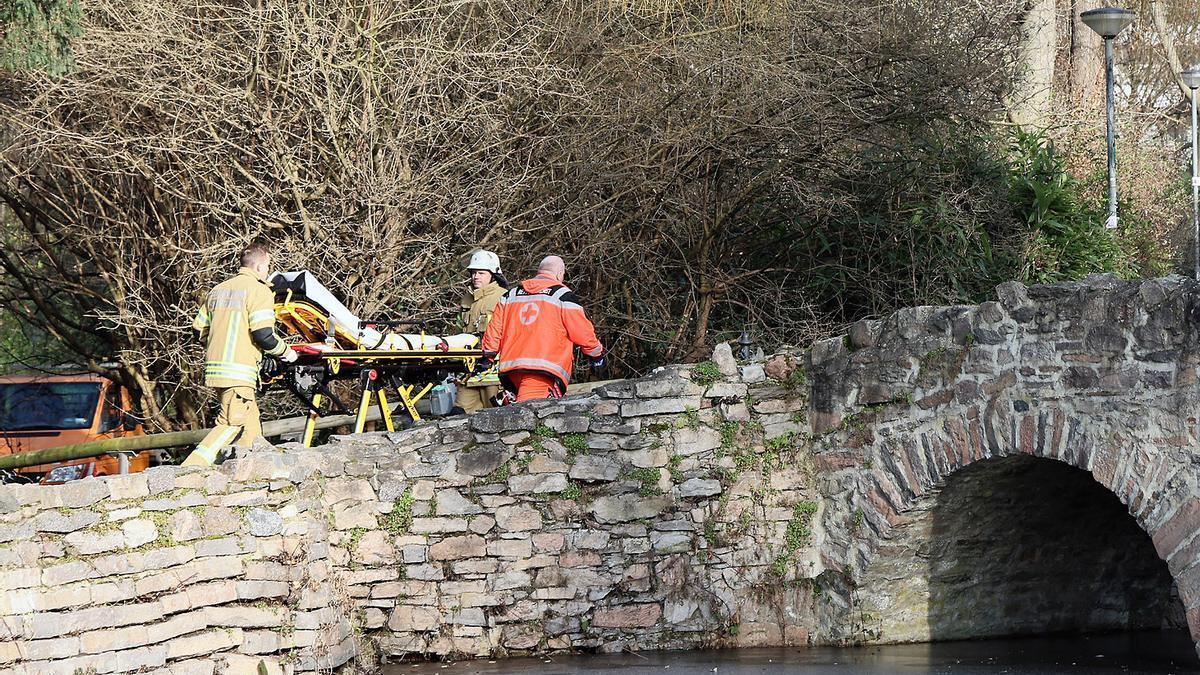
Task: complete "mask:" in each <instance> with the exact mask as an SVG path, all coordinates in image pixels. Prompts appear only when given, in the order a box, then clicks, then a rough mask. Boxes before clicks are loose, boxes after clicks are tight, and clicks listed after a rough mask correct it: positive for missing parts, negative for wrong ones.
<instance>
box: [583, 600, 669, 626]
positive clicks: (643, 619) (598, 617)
mask: <svg viewBox="0 0 1200 675" xmlns="http://www.w3.org/2000/svg"><path fill="white" fill-rule="evenodd" d="M660 618H662V607H661V606H660V605H658V604H657V603H650V604H642V605H626V606H623V607H611V608H604V609H597V610H596V613H595V615H594V616H593V619H592V625H593V626H596V627H599V628H648V627H650V626H653V625H654V624H656V623H658V620H659V619H660Z"/></svg>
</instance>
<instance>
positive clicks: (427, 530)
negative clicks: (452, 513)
mask: <svg viewBox="0 0 1200 675" xmlns="http://www.w3.org/2000/svg"><path fill="white" fill-rule="evenodd" d="M467 525H468V523H467V520H466V519H465V518H413V522H412V527H411V528H409V529H410V530H411V531H412V532H413V533H414V534H442V533H446V532H466V531H467Z"/></svg>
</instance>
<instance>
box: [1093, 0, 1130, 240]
mask: <svg viewBox="0 0 1200 675" xmlns="http://www.w3.org/2000/svg"><path fill="white" fill-rule="evenodd" d="M1134 16H1135V14H1134V13H1133V12H1131V11H1129V10H1127V9H1122V8H1120V7H1100V8H1098V9H1089V10H1088V11H1086V12H1083V13H1082V14H1080V15H1079V18H1080V20H1082V21H1083V23H1085V24H1087V27H1088V28H1091V29H1092V30H1094V31H1096V32H1097V33H1098V34H1099V35H1100V37H1102V38H1104V99H1105V107H1106V108H1107V109H1108V220H1106V221H1105V222H1104V226H1105V227H1107V228H1115V227H1116V226H1117V140H1116V125H1117V113H1116V102H1115V100H1114V94H1113V39H1114V38H1116V37H1117V35H1118V34H1119V33H1120V32H1121V31H1123V30H1125V28H1126V27H1127V26H1128V25H1129V24H1131V23H1133V18H1134Z"/></svg>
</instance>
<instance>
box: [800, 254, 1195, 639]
mask: <svg viewBox="0 0 1200 675" xmlns="http://www.w3.org/2000/svg"><path fill="white" fill-rule="evenodd" d="M997 296H998V301H992V302H985V303H983V304H981V305H979V306H960V307H914V308H910V309H904V310H901V311H899V312H896V313H895V314H893V315H892V316H889V317H886V318H884V319H883V320H880V321H862V322H859V323H857V324H855V325H854V326H852V328H851V329H850V331H849V332H848V334H847V335H846V336H845V337H844V338H839V339H832V340H825V341H821V342H818V343H816V344H814V345H813V347H812V349H811V350H810V351H809V353H808V361H807V373H808V378H809V381H810V394H811V412H810V416H811V420H812V431H813V434H814V441H813V456H814V461H815V462H816V465H817V475H818V476H819V479H818V483H819V490H820V492H821V493H822V494H823V495H824V499H825V500H824V501H823V505H824V509H823V511H822V516H823V521H822V531H823V533H824V540H823V546H822V551H821V553H822V557H821V561H822V565H824V566H825V567H826V568H828V569H829V570H830V572H831V573H834V574H836V575H837V576H839V577H840V578H843V579H844V580H845V581H846V582H847V585H848V586H849V587H850V588H853V589H855V590H854V597H855V610H854V611H853V612H846V613H845V614H844V616H843V618H841V619H837V618H830V619H829V620H828V621H826V622H824V623H823V625H826V626H830V627H832V628H834V629H835V630H836V631H840V632H841V634H842V635H843V636H844V637H846V638H847V639H853V640H866V641H883V642H889V641H897V640H901V641H925V640H930V639H937V638H939V637H945V636H952V637H970V636H974V637H978V636H981V635H997V634H1005V633H1020V632H1022V631H1028V630H1030V628H1029V627H1030V626H1037V625H1050V626H1053V627H1054V629H1056V630H1068V629H1071V630H1083V629H1086V628H1093V629H1094V628H1096V627H1098V626H1101V627H1104V628H1108V629H1114V630H1116V629H1126V628H1131V627H1137V626H1139V625H1144V623H1145V621H1144V617H1141V616H1139V611H1138V610H1139V609H1145V608H1146V606H1147V605H1155V604H1161V603H1160V600H1159V599H1158V597H1159V594H1162V595H1168V596H1175V595H1177V596H1178V600H1179V601H1181V602H1182V606H1183V608H1184V609H1185V610H1186V612H1187V622H1188V624H1189V626H1190V628H1191V632H1192V637H1193V639H1195V640H1198V641H1200V536H1198V535H1200V465H1198V464H1197V462H1196V456H1197V455H1196V449H1197V447H1198V446H1200V384H1198V369H1200V286H1198V285H1197V283H1196V282H1195V281H1193V280H1190V279H1185V278H1182V277H1168V278H1164V279H1153V280H1146V281H1138V282H1133V281H1122V280H1119V279H1116V278H1115V277H1112V276H1106V275H1098V276H1094V277H1091V278H1089V279H1087V280H1085V281H1084V282H1081V283H1062V284H1047V285H1038V286H1030V287H1025V286H1022V285H1021V284H1019V283H1016V282H1009V283H1005V284H1001V285H1000V286H999V287H998V288H997ZM1021 456H1024V457H1025V458H1029V457H1033V458H1040V460H1041V462H1043V463H1044V462H1045V461H1047V460H1053V461H1055V462H1061V463H1063V464H1066V465H1068V466H1071V467H1074V468H1075V469H1078V470H1081V471H1082V472H1086V473H1084V474H1083V481H1084V482H1085V483H1088V484H1092V485H1094V487H1096V488H1097V489H1098V490H1101V491H1107V492H1108V493H1110V494H1111V495H1113V496H1115V498H1116V499H1117V500H1118V501H1119V504H1118V505H1117V506H1118V508H1117V509H1116V513H1118V514H1120V516H1121V518H1128V520H1127V522H1117V521H1116V520H1114V521H1113V522H1112V523H1109V524H1106V523H1104V522H1095V521H1092V520H1088V519H1085V518H1084V517H1083V515H1079V516H1078V518H1079V519H1078V520H1076V521H1073V522H1071V523H1069V524H1068V526H1069V527H1070V528H1071V530H1072V536H1079V535H1080V534H1081V533H1085V532H1100V533H1102V534H1101V535H1100V536H1101V537H1102V538H1103V540H1102V541H1098V542H1093V543H1092V547H1093V548H1092V549H1091V551H1090V553H1089V556H1090V557H1091V558H1092V559H1091V560H1088V561H1085V562H1083V563H1080V564H1081V565H1088V564H1092V563H1094V562H1095V560H1096V559H1097V558H1100V559H1102V558H1103V557H1104V556H1109V557H1113V559H1114V560H1116V559H1117V558H1119V557H1120V556H1121V555H1123V554H1126V553H1132V552H1133V551H1132V544H1126V545H1123V546H1124V547H1125V548H1126V549H1127V550H1124V551H1119V550H1118V551H1114V550H1112V548H1111V547H1112V546H1114V545H1115V544H1114V542H1115V541H1118V540H1120V541H1124V542H1133V541H1134V540H1135V539H1139V537H1137V536H1134V535H1136V534H1137V531H1136V530H1137V529H1140V531H1141V532H1142V533H1144V535H1142V536H1140V541H1141V542H1142V543H1141V544H1139V545H1138V555H1142V553H1143V552H1144V554H1145V556H1147V557H1148V560H1147V559H1139V560H1132V559H1121V560H1120V562H1119V564H1118V563H1114V564H1112V565H1110V566H1109V567H1108V568H1107V569H1106V570H1105V571H1104V573H1105V574H1110V573H1112V574H1117V573H1118V572H1120V574H1117V576H1119V577H1120V578H1119V579H1116V580H1114V581H1112V583H1106V584H1100V586H1101V587H1102V588H1100V589H1099V590H1097V592H1096V593H1094V594H1093V595H1091V596H1088V597H1084V595H1080V594H1077V595H1078V596H1079V597H1077V598H1076V600H1079V603H1078V605H1079V606H1081V607H1082V606H1088V607H1090V608H1091V609H1088V610H1087V611H1083V610H1080V611H1078V612H1073V613H1072V612H1063V611H1062V609H1061V608H1057V609H1055V610H1054V611H1055V614H1054V616H1056V617H1058V618H1057V619H1056V620H1055V621H1051V620H1050V619H1051V618H1052V617H1051V616H1047V615H1041V616H1038V617H1036V618H1035V619H1030V618H1029V617H1028V616H1025V617H1024V618H1019V619H1018V617H1021V615H1022V612H1027V608H1026V609H1023V610H1021V611H1012V612H997V613H995V615H994V616H992V617H989V620H988V621H987V622H984V621H980V620H978V619H976V618H974V617H973V618H971V619H970V620H966V619H961V620H960V619H958V618H953V619H952V620H947V619H946V617H947V616H948V615H954V614H955V612H958V613H959V614H960V615H963V616H966V615H968V614H969V613H972V612H982V611H989V610H986V609H984V608H983V606H982V605H980V604H978V603H976V604H972V601H971V597H973V596H972V594H976V595H978V594H979V593H981V592H982V591H983V590H986V589H989V588H990V589H992V590H994V593H995V595H997V596H999V597H1001V598H1003V599H1004V600H1005V601H1012V602H1018V601H1019V598H1021V597H1022V596H1021V594H1020V593H1019V592H1017V590H1016V589H1015V588H1014V586H1013V585H1012V584H1005V583H998V584H990V583H985V582H984V581H982V579H985V578H989V579H990V578H995V575H992V576H988V575H989V574H991V573H990V572H989V571H988V570H987V569H986V566H983V567H981V566H970V565H966V564H965V563H964V560H963V559H962V557H961V556H956V555H949V554H946V552H947V551H950V550H954V547H956V546H958V545H959V543H961V542H962V541H969V542H971V545H972V546H974V547H977V548H979V549H981V550H987V549H988V548H989V547H991V548H993V549H994V550H995V553H994V554H993V555H991V556H990V559H992V560H993V561H994V560H995V559H1003V558H1004V557H1005V556H1009V555H1013V546H1014V545H1017V543H1018V541H1017V540H1018V539H1020V541H1019V544H1020V545H1021V546H1024V547H1025V555H1026V557H1025V558H1024V559H1023V560H1022V563H1021V564H1023V565H1025V568H1024V569H1026V570H1028V571H1029V574H1023V575H1020V577H1021V578H1020V579H1019V581H1020V582H1022V583H1026V584H1028V583H1031V582H1032V580H1033V579H1034V578H1042V579H1048V580H1053V578H1054V577H1053V573H1054V572H1055V570H1053V569H1045V570H1040V571H1039V570H1034V569H1033V568H1032V567H1031V565H1036V564H1038V561H1042V562H1043V563H1044V564H1046V565H1050V563H1049V562H1048V561H1051V560H1054V559H1055V558H1056V557H1057V558H1058V559H1060V560H1061V559H1065V558H1064V551H1062V550H1054V547H1055V546H1059V547H1061V546H1063V544H1064V542H1066V541H1068V539H1069V538H1068V537H1065V536H1059V537H1056V536H1054V535H1053V534H1052V531H1053V530H1052V528H1050V527H1046V528H1043V530H1042V534H1041V535H1039V536H1036V537H1029V536H1024V535H1022V536H1021V537H1018V536H1017V535H1016V534H1015V532H1013V531H1012V530H1016V529H1019V528H1017V527H1016V526H1015V525H1014V527H1013V528H1011V530H1010V531H1003V530H1001V531H996V530H994V529H991V528H984V529H977V528H974V525H975V524H977V523H978V521H979V520H980V519H979V518H976V519H970V518H962V517H961V512H962V511H964V510H967V509H977V510H980V511H982V510H985V509H989V508H992V509H994V508H996V507H997V506H998V505H999V504H1001V503H1002V500H1004V499H1008V498H1010V497H1011V495H1012V494H1013V491H1005V492H1000V491H999V489H998V488H999V485H1000V483H1001V482H999V479H998V478H997V476H998V475H999V474H996V473H992V474H989V475H990V476H991V480H989V481H988V482H987V483H985V485H986V489H982V488H981V489H979V490H976V491H974V493H972V496H971V499H970V500H969V502H962V503H960V504H957V505H956V508H957V509H958V511H957V512H954V513H949V514H947V515H946V517H939V515H938V513H937V512H936V511H935V512H934V513H933V514H932V517H930V509H936V508H937V505H938V504H940V503H944V501H945V499H946V498H947V496H948V495H950V494H952V493H953V494H960V495H961V494H963V493H964V492H963V491H962V490H955V489H952V488H953V487H954V482H953V481H955V480H958V479H960V477H961V475H962V474H969V473H970V472H965V471H963V469H966V468H968V467H972V466H975V467H979V466H980V464H982V463H985V462H987V463H993V464H994V465H995V469H996V471H999V472H1000V473H1003V471H1004V470H1005V469H1004V468H1003V467H1005V466H1009V467H1011V466H1013V464H1012V462H1013V461H1015V460H1014V458H1015V457H1021ZM1005 462H1008V464H1005ZM977 463H978V464H977ZM1037 465H1038V463H1037V462H1035V463H1034V465H1033V466H1034V467H1036V466H1037ZM960 472H962V474H960ZM1031 472H1032V469H1031ZM1068 473H1069V472H1068ZM1037 475H1041V476H1043V478H1037V477H1036V476H1037ZM1047 475H1050V474H1044V473H1042V474H1034V473H1030V474H1029V477H1028V478H1027V480H1029V481H1031V482H1032V481H1034V480H1048V479H1047V478H1045V477H1044V476H1047ZM1054 475H1060V474H1054ZM1072 475H1073V474H1072ZM1061 480H1062V481H1063V484H1060V485H1057V486H1055V485H1046V486H1045V488H1044V489H1045V490H1060V491H1061V490H1064V489H1067V485H1066V481H1068V479H1067V478H1062V479H1061ZM1078 484H1079V483H1078V481H1074V482H1071V485H1076V488H1074V489H1075V490H1076V494H1078V495H1080V496H1083V495H1084V492H1083V491H1082V489H1080V488H1078V487H1077V486H1078ZM1015 489H1016V488H1014V490H1015ZM1087 498H1088V499H1092V497H1087ZM998 500H999V501H998ZM1031 500H1032V497H1031ZM1051 503H1052V502H1051V501H1047V500H1045V499H1043V500H1039V501H1030V502H1029V503H1028V504H1026V505H1025V508H1026V509H1028V510H1029V511H1030V512H1031V515H1030V516H1029V519H1036V518H1037V515H1036V514H1034V513H1033V512H1034V511H1035V510H1036V509H1038V508H1043V507H1046V506H1048V505H1049V504H1051ZM1089 511H1090V512H1091V513H1096V510H1095V509H1090V510H1089ZM1121 511H1124V512H1125V513H1127V514H1128V517H1127V516H1125V514H1122V513H1120V512H1121ZM943 513H946V512H945V511H943ZM1070 513H1071V511H1070V510H1069V509H1067V508H1060V509H1059V510H1058V511H1057V513H1056V515H1055V517H1056V518H1065V517H1068V515H1069V514H1070ZM1104 513H1108V514H1112V513H1113V511H1112V510H1105V511H1104ZM1014 517H1016V516H1014ZM1114 518H1115V516H1114ZM1106 525H1107V527H1108V528H1109V529H1110V530H1111V531H1109V532H1108V534H1107V535H1105V534H1103V533H1104V532H1106V529H1105V528H1106ZM1126 525H1129V526H1130V527H1132V528H1134V532H1133V533H1132V534H1129V535H1128V536H1126V535H1121V537H1124V539H1119V538H1118V537H1117V536H1116V529H1115V528H1118V527H1119V528H1122V531H1124V528H1125V527H1126ZM985 537H990V538H985ZM1065 553H1068V554H1069V553H1070V551H1067V552H1065ZM1076 553H1078V547H1076ZM942 554H946V555H948V556H949V559H943V558H941V557H939V556H940V555H942ZM982 556H983V554H980V557H982ZM1155 557H1157V558H1159V559H1161V560H1156V559H1155ZM956 558H957V559H956ZM1163 561H1165V564H1163ZM1064 564H1065V563H1064ZM955 565H961V566H960V567H954V566H955ZM947 569H952V570H953V572H954V574H945V573H944V571H945V570H947ZM1135 569H1137V570H1144V572H1138V573H1136V575H1135V576H1136V577H1137V578H1132V577H1131V576H1130V575H1134V574H1135V573H1134V572H1130V570H1135ZM1121 570H1125V572H1121ZM1160 571H1161V572H1162V574H1161V575H1160V574H1159V572H1160ZM1097 574H1099V573H1097ZM895 579H903V581H902V582H899V583H896V582H894V580H895ZM1154 579H1159V580H1160V581H1159V582H1158V583H1157V585H1156V588H1154V589H1152V590H1149V589H1148V590H1146V591H1145V593H1143V594H1141V595H1139V596H1137V597H1136V598H1134V599H1133V600H1132V601H1131V600H1129V599H1127V598H1124V597H1120V596H1121V594H1122V593H1125V592H1127V591H1128V590H1129V589H1132V588H1144V586H1141V585H1140V584H1144V583H1147V582H1150V581H1152V580H1154ZM1164 580H1165V581H1164ZM1172 580H1173V581H1174V584H1175V588H1172V587H1171V583H1170V582H1171V581H1172ZM955 584H958V586H956V585H955ZM939 588H940V590H939ZM1027 590H1028V591H1030V592H1029V593H1027V594H1026V596H1025V597H1032V595H1033V594H1034V593H1033V591H1037V592H1041V591H1043V590H1044V592H1045V595H1047V596H1048V597H1053V598H1054V600H1055V601H1062V600H1063V594H1062V592H1061V591H1062V585H1059V586H1058V587H1055V586H1054V585H1052V584H1048V585H1046V586H1044V587H1042V588H1036V589H1027ZM1146 594H1152V596H1153V597H1150V596H1147V595H1146ZM1167 599H1171V600H1173V599H1172V598H1167ZM1163 602H1165V600H1163ZM1087 603H1091V604H1090V605H1088V604H1087ZM960 610H961V611H960ZM1064 614H1066V615H1070V616H1064ZM1039 622H1042V623H1039ZM984 623H986V624H987V625H986V627H984V626H983V624H984ZM971 625H975V626H977V628H974V629H973V628H970V626H971ZM965 631H967V632H969V633H970V634H969V635H964V632H965Z"/></svg>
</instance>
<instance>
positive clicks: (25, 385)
mask: <svg viewBox="0 0 1200 675" xmlns="http://www.w3.org/2000/svg"><path fill="white" fill-rule="evenodd" d="M99 399H100V385H99V384H97V383H95V382H19V383H13V384H0V430H4V431H20V430H22V429H30V430H32V429H89V428H91V426H92V420H93V418H95V416H96V403H97V402H99Z"/></svg>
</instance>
